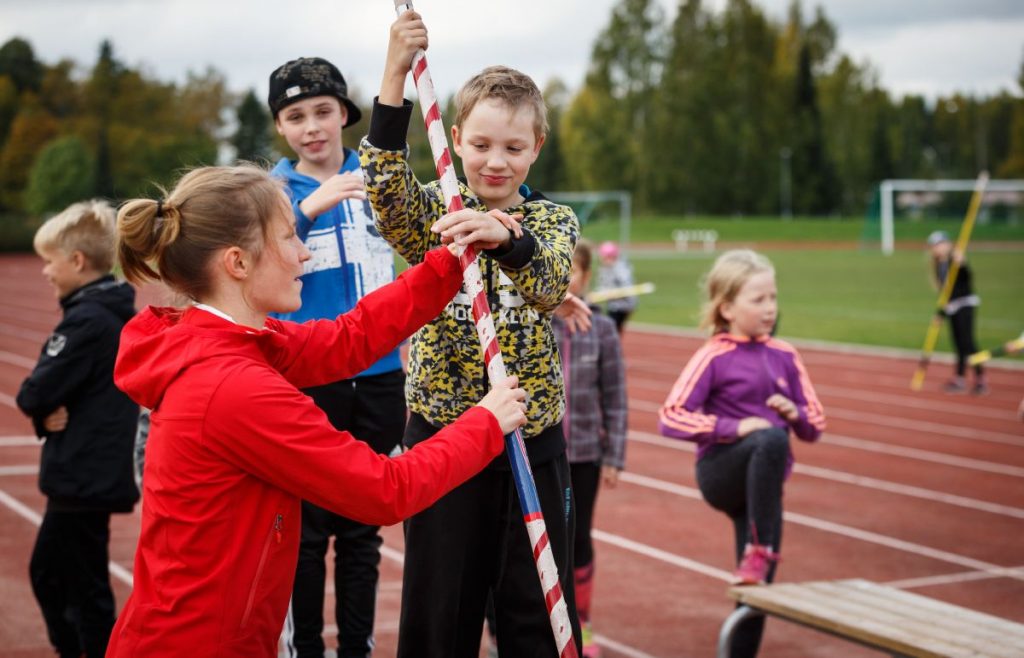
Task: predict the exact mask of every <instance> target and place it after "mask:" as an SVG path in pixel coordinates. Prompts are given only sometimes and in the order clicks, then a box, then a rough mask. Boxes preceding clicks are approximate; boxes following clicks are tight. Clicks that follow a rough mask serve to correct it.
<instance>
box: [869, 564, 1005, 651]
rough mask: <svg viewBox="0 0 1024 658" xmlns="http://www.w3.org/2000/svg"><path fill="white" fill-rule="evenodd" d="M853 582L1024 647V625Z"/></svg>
mask: <svg viewBox="0 0 1024 658" xmlns="http://www.w3.org/2000/svg"><path fill="white" fill-rule="evenodd" d="M852 582H856V583H857V587H858V588H862V589H870V590H875V591H883V592H885V595H886V596H887V597H888V598H890V599H893V600H898V601H903V602H906V603H907V604H909V605H915V606H917V607H919V608H923V609H927V610H933V611H935V612H936V613H942V612H944V611H947V610H948V611H949V612H951V613H954V615H955V617H956V618H958V619H959V620H960V621H961V622H963V623H970V624H973V625H975V626H980V627H984V628H988V629H990V630H992V631H994V632H995V633H998V634H1000V635H1005V636H1007V637H1012V638H1015V639H1016V642H1018V643H1020V644H1018V645H1017V646H1018V647H1024V624H1020V623H1017V622H1014V621H1011V620H1008V619H1003V618H1002V617H996V616H995V615H989V614H985V613H984V612H978V611H977V610H971V609H970V608H963V607H960V606H956V605H953V604H951V603H945V602H944V601H938V600H936V599H933V598H929V597H927V596H922V595H920V594H915V593H913V592H907V591H904V590H901V589H896V588H895V587H886V586H885V585H879V584H878V583H873V582H870V581H867V580H857V581H852ZM954 611H955V612H954ZM1022 653H1024V650H1022Z"/></svg>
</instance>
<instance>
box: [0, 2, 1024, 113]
mask: <svg viewBox="0 0 1024 658" xmlns="http://www.w3.org/2000/svg"><path fill="white" fill-rule="evenodd" d="M657 1H658V2H659V3H660V4H661V5H662V6H663V8H664V10H665V15H666V21H671V19H672V18H673V17H674V15H675V6H676V2H673V1H671V0H657ZM725 2H726V0H705V5H706V6H708V7H711V8H721V7H723V6H724V5H725ZM755 3H756V4H758V5H759V6H760V7H762V8H763V9H764V10H765V11H766V13H767V14H768V15H769V16H770V17H773V18H775V19H776V20H779V21H782V20H783V19H784V17H785V15H786V11H787V7H788V5H789V3H790V0H755ZM615 4H616V0H587V1H583V0H491V1H490V2H485V1H483V0H419V1H418V2H417V3H416V9H417V11H419V12H420V13H421V14H422V15H423V17H424V20H425V21H426V23H427V27H428V30H429V33H430V39H431V45H430V48H429V50H428V53H427V60H428V62H429V65H430V71H431V75H432V77H433V79H434V84H435V86H436V87H437V90H438V92H439V95H440V96H441V97H442V98H443V97H445V96H447V95H448V94H450V93H452V92H454V91H455V89H457V87H458V86H459V84H460V83H461V82H462V81H464V80H465V79H467V78H468V77H469V76H471V75H472V74H474V73H476V72H477V71H478V70H480V69H481V68H483V67H484V66H487V65H490V64H506V65H509V66H512V67H514V68H518V69H520V70H522V71H524V72H526V73H528V74H530V75H531V76H532V77H533V78H534V79H535V80H536V81H537V83H538V84H539V85H541V86H542V87H543V86H544V85H545V84H546V82H547V81H548V80H550V79H551V78H553V77H558V78H561V79H562V81H563V82H565V83H566V84H567V85H568V86H569V88H570V89H577V88H579V86H580V84H581V83H582V81H583V76H584V74H585V72H586V67H587V61H588V59H589V56H590V52H591V49H592V48H593V44H594V41H595V39H596V38H597V36H598V34H599V33H600V31H601V30H602V28H603V27H604V26H605V25H606V24H607V23H608V20H609V17H610V15H611V8H612V7H613V6H614V5H615ZM819 5H820V6H821V7H822V8H823V9H824V11H825V14H826V15H827V16H828V17H829V19H830V20H831V21H832V22H833V24H835V25H836V27H837V31H838V34H839V43H838V47H839V50H841V51H842V52H844V53H847V54H849V55H850V56H851V57H853V59H854V60H855V61H857V62H858V63H861V64H863V63H865V62H870V63H871V64H872V66H873V67H874V68H875V69H876V70H877V71H878V73H879V77H880V81H881V84H882V86H883V87H884V88H886V89H888V90H889V91H890V92H893V93H895V94H896V95H903V94H909V93H914V94H923V95H925V96H926V97H928V98H931V99H934V98H935V97H937V96H948V95H951V94H952V93H954V92H962V93H968V94H974V95H988V94H993V93H997V92H998V91H1000V90H1006V91H1010V92H1013V93H1020V90H1019V88H1018V86H1017V84H1016V78H1017V75H1018V72H1019V70H1020V66H1021V61H1022V59H1024V0H821V1H820V2H808V1H807V0H805V1H804V2H803V8H804V16H805V18H806V19H810V17H811V16H812V15H813V9H814V7H816V6H819ZM394 17H395V13H394V5H393V3H392V2H391V1H390V0H333V1H331V0H248V1H246V2H218V1H217V0H0V43H3V42H6V41H7V40H8V39H10V38H12V37H15V36H20V37H22V38H24V39H27V40H28V41H29V42H30V43H31V44H32V47H33V49H34V50H35V53H36V57H37V58H38V59H40V60H42V61H44V62H46V63H48V64H53V63H56V62H57V61H58V60H59V59H61V58H70V59H72V60H74V61H75V62H77V63H78V64H79V65H80V66H82V67H91V66H92V64H93V63H94V62H95V59H96V55H97V52H98V49H99V44H100V42H101V41H102V40H103V39H105V38H109V39H110V40H111V41H112V42H113V44H114V53H115V56H116V57H117V58H118V59H120V60H121V61H123V62H126V63H127V64H129V65H130V66H137V67H141V68H142V69H143V70H144V71H145V72H147V73H148V74H150V75H152V76H154V77H156V78H158V79H161V80H165V81H175V82H181V81H184V80H185V77H186V75H187V72H188V71H194V72H202V71H204V70H206V68H207V67H209V66H213V67H214V68H216V69H218V70H219V71H221V72H222V73H224V74H225V76H226V77H227V81H228V86H229V87H230V88H231V89H232V90H233V91H244V90H246V89H249V88H252V89H254V90H255V91H256V93H257V95H258V96H259V97H260V98H266V94H267V78H268V76H269V74H270V72H271V71H272V70H273V69H274V68H276V67H277V66H279V65H280V64H283V63H284V62H286V61H288V60H290V59H294V58H296V57H306V56H319V57H325V58H327V59H329V60H331V61H333V62H334V63H335V64H337V65H338V66H339V68H341V70H342V72H343V73H344V74H345V76H346V78H347V80H348V82H349V86H350V89H354V93H355V94H356V96H357V97H358V98H360V99H362V100H366V99H369V98H371V97H372V96H374V95H376V93H377V89H378V86H379V80H380V75H381V73H382V71H383V63H384V56H385V52H386V49H387V39H388V28H389V26H390V24H391V22H392V21H393V20H394ZM407 95H408V96H410V97H412V96H413V95H414V92H413V90H412V87H411V84H410V86H409V87H408V90H407Z"/></svg>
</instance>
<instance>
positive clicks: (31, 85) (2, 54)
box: [0, 37, 43, 93]
mask: <svg viewBox="0 0 1024 658" xmlns="http://www.w3.org/2000/svg"><path fill="white" fill-rule="evenodd" d="M4 75H6V76H9V77H10V78H11V80H12V81H14V86H15V87H17V89H18V93H21V92H23V91H32V92H36V91H39V84H40V83H41V82H42V79H43V65H42V64H40V63H39V62H38V61H37V60H36V55H35V52H33V50H32V44H30V43H29V42H28V41H26V40H24V39H22V38H20V37H14V38H13V39H10V40H9V41H7V43H5V44H4V45H2V46H0V76H4Z"/></svg>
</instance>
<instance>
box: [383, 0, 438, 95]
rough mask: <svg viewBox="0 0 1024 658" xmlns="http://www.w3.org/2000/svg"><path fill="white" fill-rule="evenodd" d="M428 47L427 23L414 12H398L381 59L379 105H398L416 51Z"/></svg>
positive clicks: (403, 92)
mask: <svg viewBox="0 0 1024 658" xmlns="http://www.w3.org/2000/svg"><path fill="white" fill-rule="evenodd" d="M421 49H422V50H426V49H427V26H426V25H424V23H423V18H422V17H421V16H420V15H419V14H417V13H416V12H415V11H412V10H410V11H406V12H402V13H401V14H399V15H398V18H397V19H396V20H395V22H394V23H392V24H391V34H390V37H389V39H388V54H387V59H386V60H384V77H383V78H382V79H381V83H380V94H379V95H378V96H377V101H378V102H379V103H381V104H382V105H391V106H393V107H400V106H401V105H402V99H403V98H404V94H405V77H406V76H407V75H408V74H409V71H410V70H411V69H412V58H413V56H414V55H416V51H418V50H421Z"/></svg>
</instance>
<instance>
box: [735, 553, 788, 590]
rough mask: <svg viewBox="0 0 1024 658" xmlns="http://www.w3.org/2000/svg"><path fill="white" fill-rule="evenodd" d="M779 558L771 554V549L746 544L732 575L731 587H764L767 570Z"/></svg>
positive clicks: (776, 554)
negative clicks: (741, 557)
mask: <svg viewBox="0 0 1024 658" xmlns="http://www.w3.org/2000/svg"><path fill="white" fill-rule="evenodd" d="M780 559H781V558H780V557H779V555H778V553H772V549H771V548H770V547H768V546H762V545H761V544H747V547H746V548H745V549H743V559H742V560H740V566H739V567H737V568H736V571H735V572H734V573H733V579H732V584H733V585H764V579H765V578H767V577H768V569H769V568H770V567H771V563H772V562H778V561H779V560H780Z"/></svg>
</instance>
